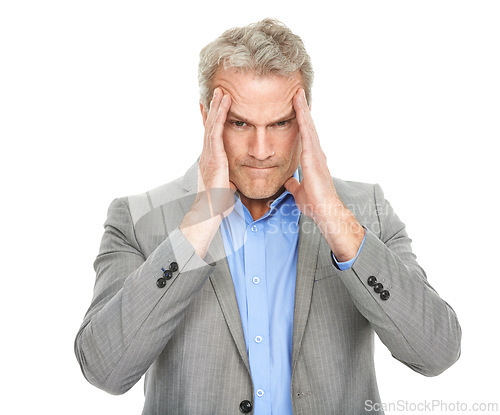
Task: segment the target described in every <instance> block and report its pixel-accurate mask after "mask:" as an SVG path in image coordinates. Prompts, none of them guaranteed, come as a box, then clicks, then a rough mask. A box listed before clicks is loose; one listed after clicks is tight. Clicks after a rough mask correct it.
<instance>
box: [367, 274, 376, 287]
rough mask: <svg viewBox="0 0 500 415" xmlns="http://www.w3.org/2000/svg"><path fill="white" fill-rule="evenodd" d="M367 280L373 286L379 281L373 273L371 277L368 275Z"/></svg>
mask: <svg viewBox="0 0 500 415" xmlns="http://www.w3.org/2000/svg"><path fill="white" fill-rule="evenodd" d="M366 282H367V283H368V285H369V286H370V287H373V286H374V285H375V284H376V283H377V279H376V278H375V277H374V276H373V275H372V276H371V277H368V280H367V281H366Z"/></svg>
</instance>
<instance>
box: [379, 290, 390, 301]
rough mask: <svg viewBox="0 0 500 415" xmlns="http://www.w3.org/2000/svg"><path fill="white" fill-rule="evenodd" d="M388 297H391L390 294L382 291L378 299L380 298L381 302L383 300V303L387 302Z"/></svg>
mask: <svg viewBox="0 0 500 415" xmlns="http://www.w3.org/2000/svg"><path fill="white" fill-rule="evenodd" d="M390 296H391V293H390V292H389V291H387V290H384V291H382V292H381V293H380V298H381V299H382V300H384V301H385V300H388V299H389V297H390Z"/></svg>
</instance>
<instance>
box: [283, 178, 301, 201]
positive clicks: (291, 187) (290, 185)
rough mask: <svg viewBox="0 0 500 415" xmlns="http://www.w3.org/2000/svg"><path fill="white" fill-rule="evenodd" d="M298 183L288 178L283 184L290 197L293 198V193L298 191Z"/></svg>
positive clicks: (294, 179)
mask: <svg viewBox="0 0 500 415" xmlns="http://www.w3.org/2000/svg"><path fill="white" fill-rule="evenodd" d="M299 186H300V183H299V181H298V180H297V179H296V178H295V177H290V178H289V179H288V180H287V181H286V182H285V189H286V190H288V191H289V192H290V193H291V194H292V196H294V197H295V193H296V192H297V190H298V189H299Z"/></svg>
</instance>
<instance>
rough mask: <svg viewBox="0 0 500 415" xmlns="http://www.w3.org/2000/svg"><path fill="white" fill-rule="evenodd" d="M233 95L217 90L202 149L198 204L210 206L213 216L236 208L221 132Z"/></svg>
mask: <svg viewBox="0 0 500 415" xmlns="http://www.w3.org/2000/svg"><path fill="white" fill-rule="evenodd" d="M230 107H231V95H229V94H223V92H222V91H221V89H220V88H215V91H214V96H213V99H212V102H211V103H210V109H209V112H208V116H207V119H206V121H205V135H204V139H203V150H202V152H201V156H200V161H199V164H198V196H197V200H196V203H198V204H200V203H207V206H208V208H209V210H210V214H211V216H212V217H213V216H219V215H224V216H227V215H229V213H231V211H232V209H233V207H234V192H235V191H236V186H235V185H234V184H233V183H232V182H231V181H230V180H229V162H228V160H227V155H226V151H225V150H224V142H223V138H222V133H223V131H224V123H225V122H226V117H227V112H228V111H229V108H230Z"/></svg>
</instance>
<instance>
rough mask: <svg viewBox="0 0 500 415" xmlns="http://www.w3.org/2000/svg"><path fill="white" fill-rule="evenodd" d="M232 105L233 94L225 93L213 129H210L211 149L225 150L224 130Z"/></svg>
mask: <svg viewBox="0 0 500 415" xmlns="http://www.w3.org/2000/svg"><path fill="white" fill-rule="evenodd" d="M230 107H231V95H229V94H225V95H224V96H223V97H222V100H221V102H220V105H219V108H218V110H217V115H216V117H215V120H214V123H213V127H212V130H211V131H210V145H211V149H212V150H213V151H216V152H220V151H224V141H223V139H222V132H223V131H224V124H225V122H226V119H227V113H228V111H229V108H230Z"/></svg>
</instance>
